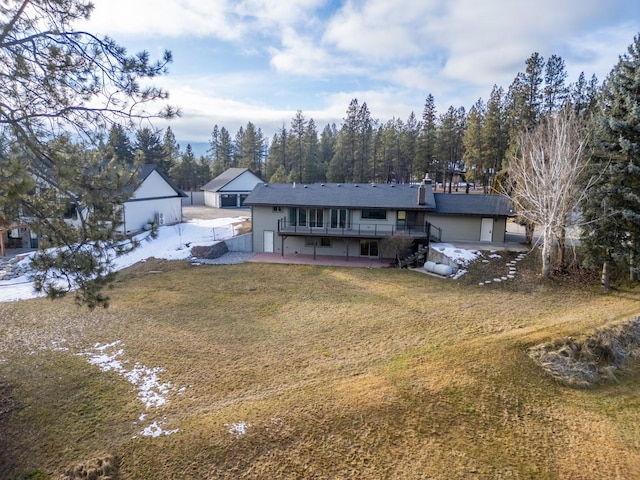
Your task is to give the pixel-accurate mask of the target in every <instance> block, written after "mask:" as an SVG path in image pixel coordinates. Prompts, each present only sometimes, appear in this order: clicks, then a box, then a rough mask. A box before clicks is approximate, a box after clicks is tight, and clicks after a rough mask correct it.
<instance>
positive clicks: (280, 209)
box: [273, 207, 282, 212]
mask: <svg viewBox="0 0 640 480" xmlns="http://www.w3.org/2000/svg"><path fill="white" fill-rule="evenodd" d="M273 211H274V212H281V211H282V207H273Z"/></svg>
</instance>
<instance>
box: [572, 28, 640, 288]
mask: <svg viewBox="0 0 640 480" xmlns="http://www.w3.org/2000/svg"><path fill="white" fill-rule="evenodd" d="M638 125H640V35H637V36H636V37H635V38H634V41H633V43H632V44H631V45H630V46H629V48H628V50H627V53H626V54H624V55H622V56H621V57H620V59H619V61H618V63H617V64H616V65H615V67H614V68H613V70H612V71H611V73H610V74H609V76H608V77H607V79H606V81H605V83H604V85H603V87H602V93H601V96H600V99H599V104H598V108H597V110H596V113H595V114H594V118H593V140H592V156H593V174H594V175H599V179H598V182H596V183H595V184H594V185H593V186H592V187H591V189H590V190H589V195H588V197H587V199H586V201H585V202H584V204H583V206H582V213H583V216H584V221H585V224H586V227H585V228H584V229H583V235H582V243H583V245H584V247H585V251H586V253H587V254H588V260H589V263H590V264H592V265H600V266H602V272H603V275H602V283H603V285H604V286H605V287H609V282H610V277H609V272H610V268H611V267H612V266H613V265H615V264H620V265H623V266H625V267H626V268H628V269H629V272H630V274H629V276H630V278H631V279H632V280H637V277H638V260H637V259H638V257H639V255H640V130H638Z"/></svg>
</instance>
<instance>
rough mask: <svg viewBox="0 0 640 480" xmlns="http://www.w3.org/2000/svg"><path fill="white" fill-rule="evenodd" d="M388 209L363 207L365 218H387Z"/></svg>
mask: <svg viewBox="0 0 640 480" xmlns="http://www.w3.org/2000/svg"><path fill="white" fill-rule="evenodd" d="M386 218H387V211H386V210H385V209H384V208H363V209H362V219H363V220H386Z"/></svg>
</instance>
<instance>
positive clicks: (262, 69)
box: [87, 0, 640, 147]
mask: <svg viewBox="0 0 640 480" xmlns="http://www.w3.org/2000/svg"><path fill="white" fill-rule="evenodd" d="M93 3H94V4H95V10H94V13H93V16H92V19H91V21H90V25H89V26H88V27H87V28H89V29H91V31H92V32H94V33H99V34H104V35H109V36H111V37H112V38H114V39H115V40H116V41H118V42H119V43H120V44H121V45H124V46H126V47H127V48H128V49H129V51H130V53H134V52H137V51H140V50H147V51H149V52H150V53H151V55H152V56H155V57H157V58H159V57H160V56H161V54H162V52H163V51H164V49H168V50H171V51H172V52H173V56H174V63H173V64H172V65H171V66H170V67H169V70H170V73H169V75H168V76H167V77H165V78H162V79H159V80H158V81H156V82H155V83H156V84H157V85H159V86H162V87H164V88H166V89H167V90H168V91H169V92H170V103H171V104H173V105H176V106H178V107H180V108H181V110H182V112H183V116H182V117H181V118H179V119H176V120H173V121H172V122H171V123H170V125H171V128H172V130H173V131H174V133H175V134H176V137H177V138H178V141H179V143H180V144H181V145H182V146H183V147H184V146H185V145H186V144H187V143H189V142H193V143H195V142H207V141H208V140H209V138H210V135H211V131H212V129H213V126H214V125H216V124H217V125H218V126H220V127H222V126H224V127H226V128H227V130H229V131H230V133H231V135H232V136H233V135H235V132H236V131H237V129H238V128H239V127H240V126H241V125H246V123H247V122H248V121H251V122H253V123H254V124H255V125H256V126H258V127H260V128H262V130H263V132H264V133H265V135H266V136H267V137H268V138H269V139H270V138H271V137H272V136H273V133H274V132H275V131H276V129H278V128H280V127H282V125H283V124H284V125H286V126H287V127H289V124H290V121H291V118H292V117H293V116H294V115H295V113H296V111H297V110H302V112H303V114H304V116H305V118H307V119H309V118H313V119H314V121H315V123H316V126H317V127H318V130H322V128H323V127H324V126H325V125H326V124H327V123H332V122H335V123H336V124H337V125H338V126H339V125H340V123H341V122H342V119H343V118H344V116H345V112H346V109H347V107H348V105H349V102H350V101H351V99H353V98H357V99H358V102H359V103H360V104H362V103H363V102H366V103H367V105H368V107H369V110H370V111H371V115H372V117H373V118H377V119H379V120H381V121H383V122H385V121H387V120H389V119H391V118H393V117H396V118H398V117H399V118H401V119H403V120H406V119H407V117H408V116H409V114H410V113H411V112H412V111H413V112H414V113H415V114H416V115H417V116H418V117H420V116H421V114H422V109H423V107H424V102H425V99H426V97H427V95H428V94H432V95H433V96H434V98H435V102H436V106H437V109H438V112H439V113H442V112H444V111H446V109H447V108H448V107H449V106H450V105H453V106H454V107H456V108H457V107H461V106H462V107H465V109H467V110H468V109H469V108H470V107H471V106H472V105H473V104H474V103H475V102H476V101H477V99H478V98H480V97H482V98H483V99H484V100H485V101H486V100H487V99H488V98H489V94H490V93H491V89H492V87H493V85H494V84H497V85H499V86H503V87H504V88H505V89H507V88H508V86H509V85H510V84H511V82H512V81H513V78H514V77H515V75H516V73H517V72H519V71H523V70H524V68H525V65H524V62H525V60H526V59H527V58H529V56H530V55H531V54H532V53H533V52H539V53H540V54H541V55H542V56H543V57H544V58H545V59H546V58H548V57H549V56H551V55H552V54H556V55H560V56H561V57H562V58H563V59H564V61H565V63H566V67H567V72H568V74H569V78H568V81H569V82H574V81H575V80H576V79H577V78H578V75H579V74H580V72H584V73H585V75H586V76H587V78H590V77H591V75H592V74H596V75H597V77H598V79H599V80H600V81H602V80H603V79H604V78H605V77H606V75H607V74H608V73H609V72H610V70H611V68H612V67H613V66H614V65H615V63H616V62H617V60H618V57H619V56H620V55H622V54H623V53H625V52H626V49H627V47H628V45H629V44H630V43H631V42H632V40H633V37H634V35H636V34H638V33H639V32H640V2H638V1H637V0H580V1H576V0H536V1H532V0H394V1H390V0H286V1H285V0H235V1H233V0H215V1H204V0H93ZM155 125H156V126H157V127H158V128H164V127H165V126H166V124H165V123H162V122H156V123H155Z"/></svg>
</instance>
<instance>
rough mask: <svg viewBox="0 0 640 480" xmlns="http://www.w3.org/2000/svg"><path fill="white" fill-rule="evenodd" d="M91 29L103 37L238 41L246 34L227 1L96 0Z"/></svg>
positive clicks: (94, 0) (90, 22)
mask: <svg viewBox="0 0 640 480" xmlns="http://www.w3.org/2000/svg"><path fill="white" fill-rule="evenodd" d="M93 3H94V5H95V9H94V11H93V14H92V15H91V19H90V21H89V28H91V29H92V30H93V31H95V32H98V33H100V34H103V35H109V36H114V37H117V36H118V35H135V36H152V37H161V36H165V37H166V36H169V37H177V36H193V35H196V36H212V37H216V38H220V39H223V40H236V39H238V38H241V37H242V36H243V34H244V33H245V25H244V24H243V23H242V22H241V21H240V19H239V18H237V17H236V16H235V15H234V14H233V11H232V8H231V7H230V6H229V4H228V2H227V1H226V0H218V1H216V2H202V1H199V0H181V1H176V0H134V1H131V0H93Z"/></svg>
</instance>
